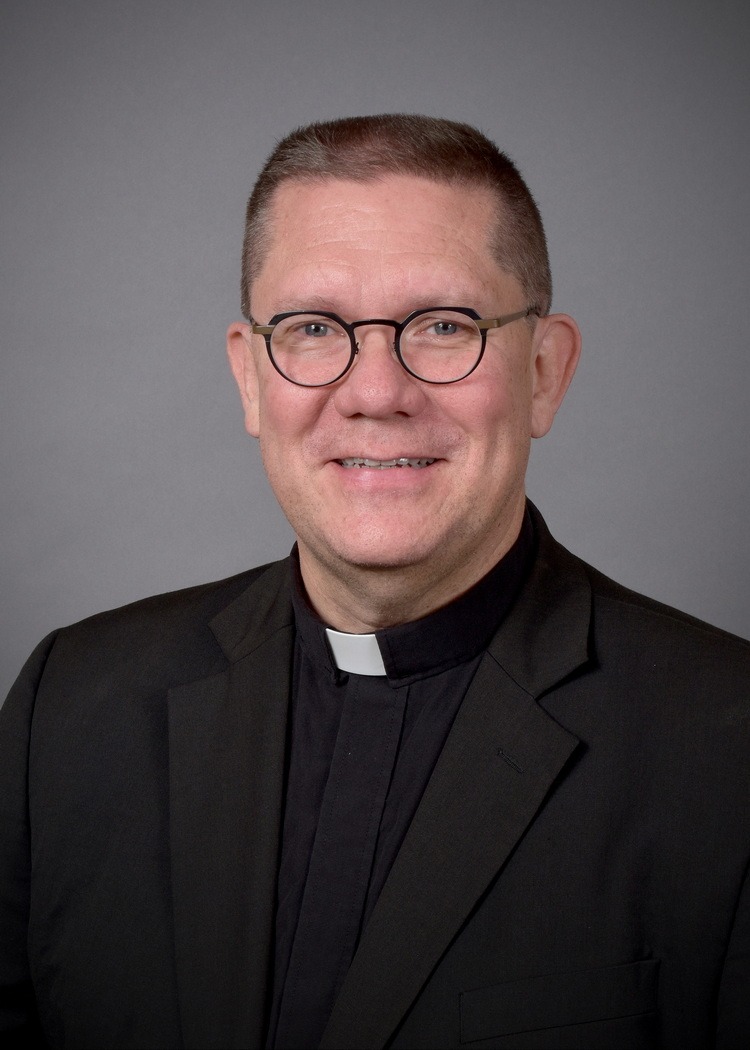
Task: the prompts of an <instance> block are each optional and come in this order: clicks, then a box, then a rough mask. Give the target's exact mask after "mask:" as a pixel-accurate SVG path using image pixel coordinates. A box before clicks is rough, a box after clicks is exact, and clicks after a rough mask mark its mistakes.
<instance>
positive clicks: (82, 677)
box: [30, 560, 288, 693]
mask: <svg viewBox="0 0 750 1050" xmlns="http://www.w3.org/2000/svg"><path fill="white" fill-rule="evenodd" d="M287 572H288V562H287V561H286V560H283V561H279V562H270V563H268V564H266V565H261V566H258V567H256V568H253V569H249V570H247V571H245V572H242V573H239V574H238V575H236V576H231V577H228V578H227V579H223V580H217V581H213V582H211V583H205V584H200V585H198V586H194V587H187V588H183V589H181V590H177V591H169V592H167V593H165V594H157V595H152V596H150V597H147V598H143V599H141V600H139V601H136V602H132V603H130V604H128V605H125V606H121V607H119V608H116V609H110V610H107V611H105V612H101V613H97V614H96V615H94V616H90V617H87V618H86V619H84V620H81V621H79V622H78V623H75V624H72V625H70V626H68V627H64V628H62V629H61V630H59V631H57V632H54V633H53V635H51V636H50V638H49V639H48V640H45V643H46V644H45V643H42V646H41V647H40V649H41V650H42V651H43V653H44V659H43V683H44V684H45V685H46V686H50V687H53V688H55V689H59V687H60V685H61V684H62V683H64V682H69V683H73V682H76V683H83V682H89V683H93V682H96V683H97V686H98V688H100V689H107V690H109V691H111V692H114V693H116V692H117V691H118V687H122V688H127V689H128V690H130V691H132V690H134V689H135V690H136V691H137V692H155V691H159V690H161V689H164V688H169V687H171V686H173V685H179V684H180V683H182V682H187V681H191V680H193V679H195V678H198V677H206V676H208V675H210V674H215V673H218V672H220V671H222V670H223V669H224V668H225V667H226V663H227V660H226V657H225V655H224V652H223V650H222V646H221V644H220V641H219V640H218V639H217V637H216V634H215V633H214V630H213V629H212V621H213V620H215V618H216V617H218V616H221V615H225V614H226V612H227V610H228V609H231V608H232V606H233V605H236V603H237V602H238V601H240V602H243V603H244V604H245V605H247V604H248V602H249V601H250V599H249V598H248V592H250V593H251V594H255V593H256V592H257V593H258V594H259V595H262V594H263V593H264V592H265V590H266V589H268V588H270V589H271V590H272V591H273V590H275V589H278V587H279V582H280V581H281V580H283V579H285V578H286V576H287ZM266 580H267V581H268V584H267V585H266V582H265V581H266ZM30 662H31V661H30ZM34 662H35V664H36V665H37V666H38V665H39V662H40V656H39V652H37V655H36V660H35V661H34Z"/></svg>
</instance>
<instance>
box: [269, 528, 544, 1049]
mask: <svg viewBox="0 0 750 1050" xmlns="http://www.w3.org/2000/svg"><path fill="white" fill-rule="evenodd" d="M533 547H534V536H533V527H532V525H531V520H530V518H529V515H528V512H527V514H526V515H525V517H524V522H523V526H522V528H521V532H520V534H519V537H518V539H517V540H516V542H515V544H514V545H513V547H512V548H511V549H510V550H509V551H508V553H507V554H506V555H505V557H504V558H502V559H501V561H500V562H499V563H498V564H497V565H496V566H495V567H494V568H493V569H492V570H491V571H490V572H489V573H488V574H487V575H486V576H485V577H483V579H481V580H480V581H479V582H478V583H477V584H475V585H474V586H473V587H472V588H471V590H469V591H467V592H466V594H463V595H462V596H461V597H459V598H457V599H456V600H455V601H453V602H451V603H450V604H449V605H447V606H445V607H444V608H442V609H438V610H437V611H436V612H434V613H431V614H430V615H428V616H425V617H424V618H422V619H421V620H416V621H414V622H412V623H407V624H401V625H399V626H397V627H389V628H387V629H385V630H381V631H377V632H376V638H377V643H378V647H379V649H380V654H381V656H382V660H383V664H384V667H385V671H386V674H385V675H380V676H370V675H361V674H351V673H346V672H343V671H339V670H338V669H337V667H336V664H335V662H334V658H333V655H332V652H331V650H330V648H329V645H328V641H327V638H326V625H325V624H324V623H323V622H322V621H321V620H320V619H319V618H318V616H317V615H316V614H315V612H314V611H313V609H312V608H311V606H310V604H309V601H308V600H307V596H306V594H305V589H304V585H303V583H302V577H301V575H300V571H299V562H298V560H297V557H296V551H295V552H293V564H294V566H295V580H294V588H293V603H294V613H295V622H296V643H295V653H294V674H293V686H292V704H291V731H290V739H289V743H290V747H289V764H288V773H287V785H286V794H285V808H284V826H283V834H282V846H281V858H280V866H279V878H278V898H277V910H276V926H275V953H274V954H275V959H274V977H273V992H272V1003H271V1014H270V1024H269V1030H268V1039H267V1046H268V1047H272V1048H278V1050H293V1048H309V1047H316V1046H318V1044H319V1042H320V1039H321V1037H322V1035H323V1031H324V1029H325V1026H326V1023H327V1021H328V1017H329V1016H330V1013H331V1009H332V1008H333V1003H334V1001H335V998H336V995H337V993H338V990H339V987H340V985H341V982H342V981H343V979H344V977H345V975H346V972H347V970H348V968H349V965H350V963H351V960H352V957H353V955H354V952H355V949H356V947H357V943H358V941H359V938H360V935H361V933H362V930H363V929H364V927H365V926H366V924H367V921H368V919H369V918H370V915H371V913H372V910H373V908H374V906H375V903H376V901H377V898H378V896H379V894H380V891H381V889H382V888H383V884H384V883H385V880H386V878H387V876H388V872H389V871H390V868H391V865H392V864H393V861H394V859H395V857H396V854H397V853H398V850H399V847H400V845H401V842H402V841H403V838H404V835H405V834H406V831H407V829H408V827H409V824H410V822H411V819H412V817H413V816H414V812H415V810H416V808H417V805H418V804H419V801H420V799H421V797H422V794H423V793H424V790H425V787H426V785H427V781H428V780H429V777H430V774H431V773H432V770H433V768H434V766H435V763H436V761H437V759H438V756H439V754H440V751H441V750H442V747H443V744H444V743H445V739H446V737H447V735H448V731H449V729H450V727H451V724H452V722H453V719H454V717H455V715H456V712H457V710H458V708H459V706H460V704H461V701H462V699H463V697H464V695H465V693H466V690H467V689H468V687H469V683H470V682H471V679H472V677H473V676H474V673H475V671H476V669H477V667H478V665H479V661H480V660H481V658H482V655H483V653H484V650H485V648H486V647H487V645H488V643H489V641H490V639H491V638H492V636H493V635H494V634H495V632H496V631H497V629H498V627H499V625H500V622H501V620H502V619H503V617H504V616H505V614H506V613H507V611H508V610H509V608H510V606H511V604H512V602H513V600H514V598H515V596H516V594H517V593H518V590H519V588H520V586H521V583H522V582H523V579H524V576H525V574H526V572H527V570H528V568H529V566H530V564H531V561H532V560H533Z"/></svg>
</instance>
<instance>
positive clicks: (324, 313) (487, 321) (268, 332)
mask: <svg viewBox="0 0 750 1050" xmlns="http://www.w3.org/2000/svg"><path fill="white" fill-rule="evenodd" d="M440 310H449V311H450V312H451V313H454V314H464V315H465V316H466V317H470V318H471V319H472V321H475V322H476V326H477V328H478V329H479V332H480V334H481V336H482V345H481V348H480V350H479V354H478V355H477V359H476V361H475V362H474V364H473V365H472V366H471V368H469V369H468V370H467V371H466V372H464V374H463V375H460V376H457V378H456V379H425V378H424V376H421V375H418V374H417V373H416V372H414V371H412V369H411V368H409V366H408V365H407V363H406V361H404V359H403V357H402V356H401V334H402V332H403V331H404V329H405V328H406V327H407V326H408V325H410V324H411V322H412V321H413V320H414V318H415V317H420V316H421V315H422V314H431V313H435V312H438V311H440ZM532 314H535V315H536V316H537V317H538V316H539V309H538V307H536V306H527V307H526V309H525V310H519V311H517V313H513V314H505V315H503V316H502V317H480V316H479V314H478V313H477V312H476V310H472V309H471V308H470V307H468V306H431V307H429V308H428V309H425V310H414V311H413V313H410V314H409V316H408V317H405V318H404V320H403V321H394V320H393V319H391V318H388V317H369V318H367V320H364V321H352V322H351V324H349V323H347V322H346V321H345V320H344V319H343V318H341V317H339V315H338V314H335V313H332V312H330V311H329V310H289V311H288V312H287V313H281V314H274V316H273V317H272V318H271V320H270V321H269V322H268V324H257V323H256V322H255V321H254V320H253V319H252V317H251V318H248V320H249V323H250V331H251V332H253V333H254V334H255V335H262V336H263V338H264V339H265V343H266V351H267V352H268V357H269V359H270V361H271V364H272V365H273V367H274V368H275V369H276V371H277V372H278V373H279V375H280V376H282V377H283V378H284V379H286V380H287V382H289V383H294V385H295V386H304V387H321V386H331V385H332V384H333V383H338V381H339V379H342V378H343V377H344V376H345V375H346V373H347V372H348V371H349V369H350V368H351V367H352V365H353V364H354V361H355V360H356V357H357V354H358V353H359V351H360V346H359V343H358V342H357V339H356V330H357V329H358V328H362V327H363V326H364V325H371V324H376V325H387V326H388V327H389V328H393V329H394V331H395V336H394V341H393V350H394V352H395V354H396V357H397V358H398V361H399V364H400V365H401V367H402V368H403V369H404V371H406V372H408V373H409V375H410V376H413V377H414V378H415V379H418V380H419V381H420V382H422V383H431V384H432V385H434V386H447V385H448V384H450V383H459V382H460V381H461V380H462V379H466V377H467V376H470V375H471V373H472V372H473V371H474V370H475V368H477V366H478V365H479V363H480V361H481V360H482V358H483V357H484V350H485V346H486V344H487V332H488V330H489V329H490V328H502V327H503V326H504V325H506V324H510V323H511V322H512V321H520V320H521V319H522V318H526V317H530V316H531V315H532ZM305 316H314V317H326V318H327V319H328V320H329V321H335V322H336V324H338V325H341V327H342V328H343V329H344V331H345V332H346V333H347V335H348V336H349V342H350V343H351V353H350V355H349V360H348V361H347V363H346V365H345V366H344V368H342V370H341V371H340V372H339V374H338V375H337V376H336V377H335V378H334V379H328V380H326V382H325V383H300V382H299V380H297V379H290V378H289V376H288V375H287V374H286V372H283V371H282V370H281V368H280V367H279V366H278V364H277V363H276V359H275V358H274V356H273V350H272V349H271V339H272V337H273V331H274V329H275V327H276V325H278V324H280V323H281V322H282V321H286V319H287V318H288V317H305Z"/></svg>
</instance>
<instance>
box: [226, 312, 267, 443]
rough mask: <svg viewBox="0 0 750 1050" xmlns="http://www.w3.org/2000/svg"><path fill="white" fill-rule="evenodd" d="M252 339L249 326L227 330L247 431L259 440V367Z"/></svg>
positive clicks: (229, 349) (239, 326) (229, 355)
mask: <svg viewBox="0 0 750 1050" xmlns="http://www.w3.org/2000/svg"><path fill="white" fill-rule="evenodd" d="M250 338H251V334H250V326H249V325H246V324H233V325H230V326H229V328H228V329H227V356H228V358H229V367H230V368H231V369H232V375H233V376H234V378H235V382H236V383H237V386H238V387H239V390H240V397H241V398H242V408H243V410H244V412H245V429H246V430H247V432H248V434H252V436H253V437H256V438H257V437H258V435H259V433H260V413H259V410H258V388H259V382H258V366H257V362H256V360H255V354H254V353H253V351H252V349H251V348H250Z"/></svg>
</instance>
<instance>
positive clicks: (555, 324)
mask: <svg viewBox="0 0 750 1050" xmlns="http://www.w3.org/2000/svg"><path fill="white" fill-rule="evenodd" d="M533 346H534V357H533V360H532V366H531V367H532V370H533V371H532V377H531V378H532V400H531V436H532V437H535V438H539V437H544V435H545V434H546V433H547V431H548V430H549V428H550V427H551V426H552V421H553V419H554V418H555V414H556V412H557V410H558V408H559V407H560V405H561V404H562V399H563V398H564V397H565V392H566V390H567V389H568V387H569V386H570V381H571V379H572V378H573V374H574V372H575V370H576V365H577V364H578V358H579V357H580V355H581V333H580V332H579V330H578V325H577V324H576V323H575V321H574V320H573V318H572V317H568V315H567V314H550V315H549V316H548V317H540V318H539V320H538V321H537V323H536V326H535V330H534V340H533Z"/></svg>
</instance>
